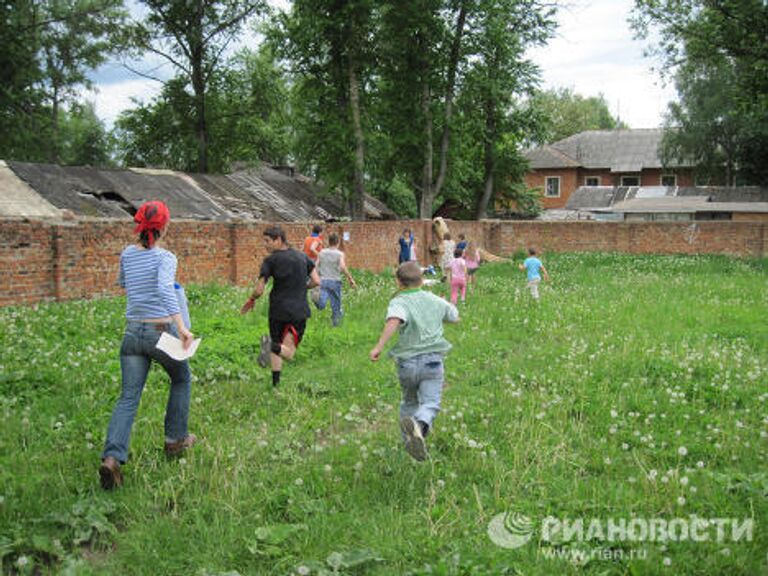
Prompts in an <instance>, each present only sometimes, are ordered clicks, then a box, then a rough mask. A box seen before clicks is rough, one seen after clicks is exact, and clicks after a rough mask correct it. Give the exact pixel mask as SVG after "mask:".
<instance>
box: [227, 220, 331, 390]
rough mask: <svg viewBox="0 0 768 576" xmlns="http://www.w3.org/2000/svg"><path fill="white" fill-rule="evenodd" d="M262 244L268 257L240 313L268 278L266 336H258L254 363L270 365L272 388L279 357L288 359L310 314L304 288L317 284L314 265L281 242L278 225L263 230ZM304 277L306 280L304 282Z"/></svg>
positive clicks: (250, 304)
mask: <svg viewBox="0 0 768 576" xmlns="http://www.w3.org/2000/svg"><path fill="white" fill-rule="evenodd" d="M264 245H265V246H266V248H267V250H268V251H269V253H270V254H269V256H267V257H266V258H265V259H264V262H262V264H261V271H260V272H259V281H258V282H257V283H256V288H255V289H254V291H253V294H251V297H250V298H248V300H247V301H246V302H245V304H244V305H243V307H242V309H241V310H240V313H241V314H247V313H248V312H250V310H251V309H252V308H253V304H254V302H255V301H256V299H257V298H259V297H261V295H262V294H264V289H265V288H266V285H267V282H269V280H270V279H272V291H271V292H270V294H269V336H267V335H264V336H262V337H261V351H260V353H259V358H258V362H259V365H260V366H261V367H262V368H266V366H267V362H269V363H271V365H272V385H273V386H277V385H278V384H279V383H280V372H281V370H282V367H283V358H285V359H286V360H290V359H291V358H293V355H294V354H295V353H296V348H297V347H298V345H299V342H301V338H302V336H303V335H304V329H305V328H306V325H307V318H309V316H310V315H311V312H310V310H309V304H308V303H307V288H313V287H314V286H319V285H320V277H319V276H318V275H317V270H315V264H314V263H313V262H312V261H311V260H310V259H309V258H307V256H306V255H305V254H304V253H303V252H299V251H298V250H294V249H293V248H291V247H290V246H289V245H288V243H287V242H286V240H285V232H284V231H283V230H282V228H280V227H279V226H270V227H269V228H267V229H266V230H264ZM307 276H309V278H310V281H309V283H307Z"/></svg>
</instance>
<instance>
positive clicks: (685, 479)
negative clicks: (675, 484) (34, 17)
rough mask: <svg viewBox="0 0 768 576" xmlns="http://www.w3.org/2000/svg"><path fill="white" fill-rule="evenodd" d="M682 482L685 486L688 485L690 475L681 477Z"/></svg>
mask: <svg viewBox="0 0 768 576" xmlns="http://www.w3.org/2000/svg"><path fill="white" fill-rule="evenodd" d="M680 484H681V485H683V486H687V485H688V476H683V477H682V478H680Z"/></svg>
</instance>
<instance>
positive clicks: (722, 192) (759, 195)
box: [677, 186, 768, 202]
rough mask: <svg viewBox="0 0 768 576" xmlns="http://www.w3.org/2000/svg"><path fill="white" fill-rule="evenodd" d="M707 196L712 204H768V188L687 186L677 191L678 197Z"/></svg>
mask: <svg viewBox="0 0 768 576" xmlns="http://www.w3.org/2000/svg"><path fill="white" fill-rule="evenodd" d="M700 194H706V195H708V196H709V198H710V200H711V201H712V202H768V188H761V187H760V186H736V187H733V186H698V187H695V186H686V187H680V188H678V189H677V195H678V196H697V195H700Z"/></svg>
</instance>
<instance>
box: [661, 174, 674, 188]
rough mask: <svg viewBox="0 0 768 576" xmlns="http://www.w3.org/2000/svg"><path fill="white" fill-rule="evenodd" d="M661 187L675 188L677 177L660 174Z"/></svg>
mask: <svg viewBox="0 0 768 576" xmlns="http://www.w3.org/2000/svg"><path fill="white" fill-rule="evenodd" d="M661 185H662V186H677V176H676V175H675V174H662V175H661Z"/></svg>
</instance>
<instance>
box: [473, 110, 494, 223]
mask: <svg viewBox="0 0 768 576" xmlns="http://www.w3.org/2000/svg"><path fill="white" fill-rule="evenodd" d="M484 139H485V146H484V148H485V150H484V157H485V158H484V162H483V164H484V169H483V194H482V196H481V197H480V199H479V201H478V203H477V211H476V213H475V218H476V219H477V220H482V219H483V218H486V217H487V216H488V203H489V202H490V201H491V198H492V197H493V173H494V170H495V168H496V157H495V154H494V151H493V146H494V143H495V142H496V103H495V101H494V100H493V98H491V97H490V96H489V97H488V98H487V99H486V101H485V138H484Z"/></svg>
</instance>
